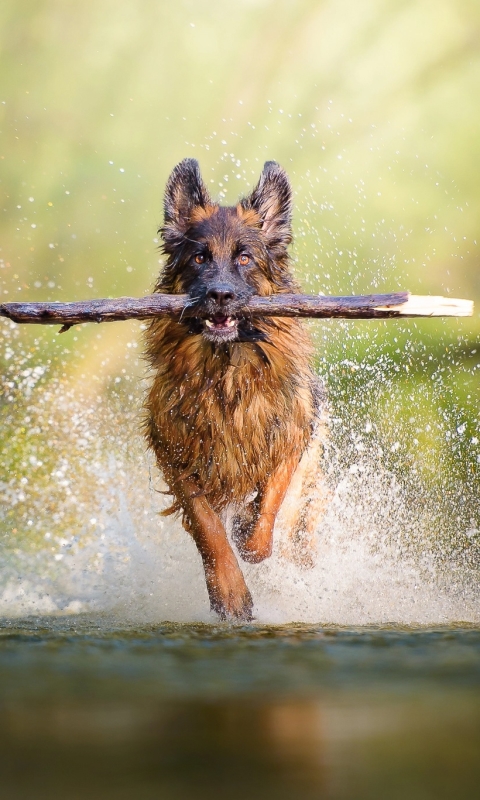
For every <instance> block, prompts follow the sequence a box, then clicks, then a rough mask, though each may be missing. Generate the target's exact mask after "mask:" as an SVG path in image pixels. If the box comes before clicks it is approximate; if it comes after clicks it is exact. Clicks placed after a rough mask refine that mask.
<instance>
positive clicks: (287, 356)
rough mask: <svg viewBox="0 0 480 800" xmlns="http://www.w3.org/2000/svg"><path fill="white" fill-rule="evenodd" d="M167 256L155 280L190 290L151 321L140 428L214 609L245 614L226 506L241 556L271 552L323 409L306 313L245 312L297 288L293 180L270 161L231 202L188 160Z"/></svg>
mask: <svg viewBox="0 0 480 800" xmlns="http://www.w3.org/2000/svg"><path fill="white" fill-rule="evenodd" d="M164 210H165V219H164V225H163V227H162V228H161V229H160V232H161V235H162V238H163V243H164V244H163V249H164V252H165V254H166V255H167V261H166V264H165V266H164V268H163V271H162V273H161V275H160V278H159V281H158V283H157V285H156V287H155V290H156V291H159V292H166V293H172V294H184V293H186V294H188V295H190V298H191V304H190V308H189V309H188V315H187V314H184V316H183V317H182V318H180V319H171V318H157V319H154V320H153V321H152V322H151V324H150V325H149V328H148V330H147V333H146V343H147V356H148V359H149V362H150V364H151V366H152V369H153V381H152V384H151V388H150V391H149V394H148V398H147V403H146V406H147V412H148V418H147V438H148V442H149V445H150V447H151V448H152V449H153V451H154V453H155V456H156V459H157V462H158V466H159V467H160V469H161V471H162V472H163V475H164V477H165V480H166V482H167V484H168V487H169V490H170V492H171V494H172V495H173V497H174V504H173V506H172V510H176V511H180V510H181V511H182V512H183V524H184V527H185V528H186V529H187V530H188V531H189V532H190V533H191V534H192V536H193V537H194V539H195V542H196V544H197V547H198V549H199V552H200V554H201V556H202V559H203V563H204V567H205V576H206V581H207V588H208V592H209V597H210V603H211V606H212V608H213V609H214V610H215V611H217V612H218V613H219V614H220V615H221V616H222V618H225V617H230V618H237V619H250V618H251V617H252V599H251V596H250V592H249V590H248V588H247V586H246V584H245V581H244V578H243V575H242V573H241V571H240V568H239V565H238V562H237V559H236V557H235V554H234V551H233V549H232V546H231V545H230V543H229V541H228V538H227V535H226V532H225V528H224V524H223V522H222V518H223V517H224V512H225V511H226V509H227V508H233V509H234V510H235V517H234V522H233V536H234V540H235V543H236V545H237V548H238V551H239V553H240V556H241V557H242V558H243V559H245V560H247V561H253V562H256V561H261V560H262V559H264V558H266V557H267V556H268V555H270V553H271V548H272V533H273V526H274V522H275V518H276V516H277V513H278V511H279V508H280V506H281V503H282V500H283V498H284V496H285V493H286V491H287V489H288V486H289V484H290V481H291V478H292V475H293V473H294V472H295V470H296V468H297V466H298V464H299V462H300V459H301V456H302V453H304V451H305V449H306V448H307V445H308V444H309V441H310V439H311V437H312V431H313V429H314V426H315V420H316V419H317V417H318V404H319V395H318V387H317V382H316V378H315V376H314V374H313V373H312V370H311V366H310V358H311V345H310V341H309V338H308V336H307V334H306V332H305V329H304V328H303V326H302V324H301V322H299V321H298V320H297V319H287V318H278V317H270V318H261V319H259V318H255V319H254V320H250V319H248V318H247V317H245V316H244V315H242V314H241V313H240V309H241V307H242V305H244V303H245V302H246V300H248V298H249V297H250V296H252V295H254V294H258V295H270V294H273V293H277V292H292V291H295V290H297V288H298V287H297V286H296V284H295V283H294V280H293V278H292V275H291V272H290V266H289V258H288V253H287V247H288V245H289V244H290V241H291V189H290V184H289V181H288V178H287V175H286V173H285V172H284V170H283V169H281V167H280V166H279V165H278V164H276V163H275V162H267V163H266V164H265V167H264V169H263V172H262V174H261V177H260V180H259V182H258V184H257V186H256V187H255V189H254V190H253V192H252V193H251V194H250V195H249V196H248V197H246V198H245V199H243V200H242V201H241V202H240V203H239V204H238V205H237V206H234V207H222V206H219V205H217V204H215V203H214V202H213V201H212V200H211V198H210V196H209V193H208V191H207V189H206V187H205V184H204V183H203V181H202V178H201V176H200V172H199V167H198V163H197V162H196V161H195V160H193V159H185V160H184V161H182V162H181V163H180V164H178V165H177V166H176V167H175V169H174V170H173V172H172V174H171V176H170V178H169V180H168V183H167V187H166V192H165V207H164Z"/></svg>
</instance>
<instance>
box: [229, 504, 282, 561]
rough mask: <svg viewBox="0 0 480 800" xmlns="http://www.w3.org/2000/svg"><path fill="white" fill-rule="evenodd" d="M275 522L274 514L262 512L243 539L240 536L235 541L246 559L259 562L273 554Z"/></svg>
mask: <svg viewBox="0 0 480 800" xmlns="http://www.w3.org/2000/svg"><path fill="white" fill-rule="evenodd" d="M274 524H275V517H274V516H273V514H261V515H260V516H259V517H258V519H257V521H256V522H255V525H254V526H253V528H250V529H249V531H248V532H247V533H246V535H245V536H244V537H243V538H242V539H240V538H238V539H237V540H236V541H235V543H236V545H237V547H238V552H239V553H240V555H241V557H242V558H243V560H244V561H248V562H249V563H250V564H258V563H259V562H260V561H264V560H265V559H266V558H269V556H271V555H272V547H273V526H274Z"/></svg>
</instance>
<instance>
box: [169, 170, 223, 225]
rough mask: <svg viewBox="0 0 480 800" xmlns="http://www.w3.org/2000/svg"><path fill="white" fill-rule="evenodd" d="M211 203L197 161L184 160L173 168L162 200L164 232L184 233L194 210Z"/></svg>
mask: <svg viewBox="0 0 480 800" xmlns="http://www.w3.org/2000/svg"><path fill="white" fill-rule="evenodd" d="M211 203H212V201H211V199H210V195H209V193H208V189H207V187H206V186H205V184H204V182H203V180H202V176H201V175H200V167H199V165H198V161H196V159H194V158H184V159H183V161H180V164H177V166H176V167H175V168H174V170H173V172H172V174H171V175H170V177H169V179H168V181H167V186H166V189H165V198H164V213H165V222H164V226H165V227H164V231H165V229H167V228H170V227H173V228H176V229H177V231H181V232H182V233H185V231H186V230H187V229H188V227H189V224H190V217H191V215H192V211H193V209H194V208H198V206H202V208H206V206H208V205H211Z"/></svg>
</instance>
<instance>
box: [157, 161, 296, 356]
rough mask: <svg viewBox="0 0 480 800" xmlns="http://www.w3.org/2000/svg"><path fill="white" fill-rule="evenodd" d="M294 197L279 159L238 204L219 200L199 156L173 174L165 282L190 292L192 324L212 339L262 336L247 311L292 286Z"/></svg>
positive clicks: (164, 233) (166, 227)
mask: <svg viewBox="0 0 480 800" xmlns="http://www.w3.org/2000/svg"><path fill="white" fill-rule="evenodd" d="M291 202H292V192H291V188H290V183H289V180H288V177H287V175H286V173H285V171H284V170H283V169H282V168H281V167H280V166H279V165H278V164H277V163H275V162H274V161H267V163H266V164H265V166H264V168H263V172H262V174H261V176H260V180H259V181H258V184H257V185H256V187H255V189H254V190H253V192H252V193H251V194H250V195H249V196H248V197H245V198H244V199H243V200H241V201H240V202H239V203H238V205H237V206H233V207H223V206H219V205H217V204H216V203H214V202H213V201H212V200H211V198H210V195H209V192H208V190H207V188H206V186H205V184H204V182H203V180H202V177H201V175H200V170H199V166H198V162H197V161H195V159H193V158H186V159H184V160H183V161H182V162H180V164H178V165H177V166H176V167H175V169H174V170H173V172H172V174H171V175H170V178H169V179H168V182H167V187H166V190H165V205H164V210H165V221H164V225H163V227H162V228H160V231H159V232H160V233H161V235H162V238H163V242H164V246H163V249H164V252H165V253H166V254H167V255H168V261H167V263H166V265H165V268H164V271H163V274H162V276H161V281H160V283H159V288H161V289H162V290H163V291H169V292H174V293H179V294H181V293H186V294H188V295H189V296H190V298H191V304H190V309H189V318H190V320H191V322H190V324H191V327H192V328H193V330H195V331H196V332H199V333H200V332H201V333H202V334H203V336H204V337H205V339H207V340H208V341H211V342H213V343H215V344H219V343H222V342H232V341H255V340H256V339H259V338H262V334H260V332H259V331H257V330H256V329H255V328H254V326H253V325H252V324H251V322H250V321H249V320H247V319H245V318H243V317H242V315H241V313H240V309H241V308H242V306H243V305H244V304H245V303H246V302H247V301H248V299H249V298H250V297H251V296H252V295H254V294H259V295H269V294H273V293H275V292H279V291H280V292H281V291H289V290H291V289H292V287H293V279H292V276H291V274H290V271H289V265H288V255H287V247H288V245H289V244H290V242H291V239H292V232H291ZM193 315H194V316H193Z"/></svg>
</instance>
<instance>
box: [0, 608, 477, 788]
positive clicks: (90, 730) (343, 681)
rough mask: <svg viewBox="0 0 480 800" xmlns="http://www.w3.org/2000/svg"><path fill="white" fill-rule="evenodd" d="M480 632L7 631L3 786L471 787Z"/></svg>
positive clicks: (26, 626)
mask: <svg viewBox="0 0 480 800" xmlns="http://www.w3.org/2000/svg"><path fill="white" fill-rule="evenodd" d="M479 688H480V629H478V628H477V627H471V626H456V627H444V628H436V629H427V628H400V627H396V628H393V627H368V628H366V627H358V628H341V627H328V628H324V627H320V626H310V625H293V624H290V625H284V626H260V625H249V626H242V627H231V626H228V625H224V624H219V625H207V624H195V625H187V624H161V625H150V626H143V627H127V628H125V626H124V625H123V626H121V625H120V624H119V623H118V620H115V619H114V618H108V617H105V616H92V615H88V616H87V615H81V616H78V617H69V618H65V617H64V618H55V617H44V618H29V619H26V620H14V621H11V620H10V621H9V620H6V619H4V620H3V621H2V623H1V627H0V703H1V708H2V714H1V723H0V745H1V752H2V758H1V766H0V797H5V798H17V797H18V798H20V797H21V798H22V800H30V798H32V800H33V799H35V800H43V798H45V799H47V798H48V800H52V798H53V799H56V798H57V797H58V798H60V797H62V798H64V797H68V798H69V800H70V799H71V800H77V798H78V799H80V798H82V800H83V798H86V797H89V798H93V800H97V798H98V800H106V799H107V798H108V800H109V799H110V798H112V800H113V798H116V799H118V798H120V800H122V799H123V798H131V797H135V798H139V799H140V800H143V798H145V800H150V798H160V797H161V798H168V800H170V798H172V799H175V800H176V799H177V798H178V799H179V800H180V799H181V800H183V798H194V797H195V798H197V797H198V798H207V797H208V798H216V797H223V796H227V797H229V798H234V800H236V798H238V799H239V800H240V798H242V799H243V798H247V797H249V798H270V797H272V798H274V797H275V798H282V799H283V798H294V797H295V798H296V797H301V798H306V799H307V800H309V798H348V799H349V800H350V799H351V798H353V799H356V798H377V797H378V798H399V800H400V798H402V800H403V798H407V797H408V798H420V799H423V798H426V799H427V798H432V800H439V798H440V800H441V799H442V798H445V799H446V798H449V799H450V798H453V797H455V798H473V797H474V796H476V793H477V789H478V781H479V779H480V758H479V754H480V691H479Z"/></svg>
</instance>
